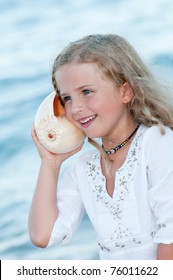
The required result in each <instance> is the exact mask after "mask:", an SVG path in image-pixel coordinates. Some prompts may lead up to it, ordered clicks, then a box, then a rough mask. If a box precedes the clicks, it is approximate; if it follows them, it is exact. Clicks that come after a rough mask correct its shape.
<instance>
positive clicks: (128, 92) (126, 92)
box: [120, 82, 134, 104]
mask: <svg viewBox="0 0 173 280" xmlns="http://www.w3.org/2000/svg"><path fill="white" fill-rule="evenodd" d="M120 90H121V101H122V102H123V103H125V104H126V103H129V102H130V101H131V100H132V99H133V97H134V92H133V89H132V87H131V86H130V85H129V83H128V82H125V83H124V84H123V85H122V87H121V89H120Z"/></svg>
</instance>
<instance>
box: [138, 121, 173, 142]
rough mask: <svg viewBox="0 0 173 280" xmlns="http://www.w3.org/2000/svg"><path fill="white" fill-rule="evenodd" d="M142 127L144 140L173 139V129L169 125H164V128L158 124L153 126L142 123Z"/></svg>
mask: <svg viewBox="0 0 173 280" xmlns="http://www.w3.org/2000/svg"><path fill="white" fill-rule="evenodd" d="M142 127H143V138H144V140H145V139H146V140H148V139H149V140H150V141H153V140H156V139H157V140H158V139H161V138H164V139H173V130H172V129H171V128H169V127H167V126H163V127H162V129H161V128H160V127H159V126H158V125H152V126H151V127H146V126H144V125H142Z"/></svg>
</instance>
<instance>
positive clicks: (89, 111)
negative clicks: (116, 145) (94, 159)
mask: <svg viewBox="0 0 173 280" xmlns="http://www.w3.org/2000/svg"><path fill="white" fill-rule="evenodd" d="M55 79H56V82H57V84H58V87H59V90H60V96H61V98H62V100H63V102H64V107H65V113H66V117H67V119H68V120H69V121H71V122H72V123H73V124H75V125H76V126H77V127H79V128H80V129H82V130H83V131H84V132H85V134H86V135H87V136H88V137H91V138H97V137H102V138H103V137H105V136H106V137H108V136H111V135H112V134H114V133H115V131H117V128H119V127H120V126H121V125H122V124H123V122H124V121H125V119H127V118H129V113H128V110H127V107H126V103H128V102H129V101H130V100H131V99H132V97H133V96H132V90H131V89H130V87H129V86H128V84H127V83H125V84H124V85H123V86H121V87H119V88H117V87H115V85H114V84H113V82H112V81H111V80H109V79H107V78H106V77H104V76H103V73H102V72H101V71H100V70H99V68H98V66H97V65H96V64H93V63H82V64H77V63H71V64H65V65H63V66H61V67H60V68H59V69H58V70H57V71H56V73H55Z"/></svg>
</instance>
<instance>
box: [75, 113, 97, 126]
mask: <svg viewBox="0 0 173 280" xmlns="http://www.w3.org/2000/svg"><path fill="white" fill-rule="evenodd" d="M96 116H97V115H93V116H90V117H87V118H85V119H81V120H79V122H80V123H81V124H87V123H88V122H90V121H91V120H94V119H95V118H96Z"/></svg>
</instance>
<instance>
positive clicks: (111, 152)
mask: <svg viewBox="0 0 173 280" xmlns="http://www.w3.org/2000/svg"><path fill="white" fill-rule="evenodd" d="M138 128H139V125H138V126H137V127H136V128H135V130H134V131H133V132H132V134H131V135H130V136H129V137H128V138H127V139H126V140H124V141H123V142H122V143H121V144H119V145H118V146H116V147H115V148H111V149H110V150H108V151H106V150H105V148H104V146H103V145H102V148H103V150H104V151H105V153H106V154H107V155H111V154H115V153H116V152H117V151H118V150H119V149H121V148H122V147H123V146H124V145H125V144H127V142H129V140H130V139H131V138H132V136H133V135H134V134H135V133H136V131H137V130H138Z"/></svg>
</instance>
